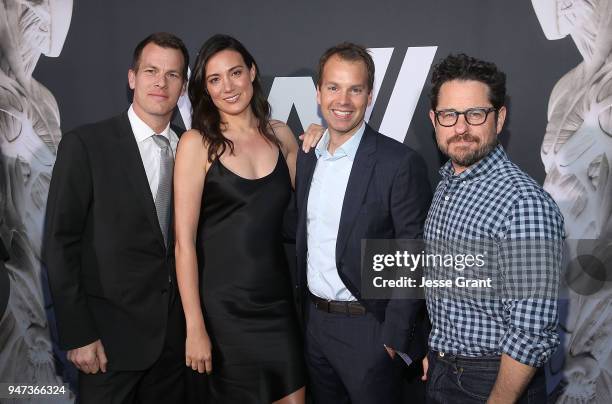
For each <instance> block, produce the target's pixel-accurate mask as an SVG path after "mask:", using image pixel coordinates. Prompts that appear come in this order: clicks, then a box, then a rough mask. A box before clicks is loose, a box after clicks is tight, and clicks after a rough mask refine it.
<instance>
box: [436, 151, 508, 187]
mask: <svg viewBox="0 0 612 404" xmlns="http://www.w3.org/2000/svg"><path fill="white" fill-rule="evenodd" d="M506 160H508V155H507V154H506V152H505V150H504V147H503V146H502V145H501V144H498V145H497V146H496V147H495V148H494V149H493V150H492V151H491V152H490V153H489V154H487V156H486V157H484V158H483V159H482V160H480V161H479V162H477V163H476V164H474V165H472V166H471V167H469V168H468V169H467V170H465V171H464V172H462V173H461V174H459V175H455V170H454V168H453V164H452V162H451V161H450V160H449V161H447V162H446V164H444V165H443V166H442V167H441V168H440V175H441V176H442V178H444V179H448V178H451V177H456V178H457V179H458V180H459V181H464V180H468V179H472V178H477V177H481V176H486V175H488V174H489V173H490V172H491V171H493V169H495V167H497V166H498V165H499V164H500V163H501V162H503V161H506Z"/></svg>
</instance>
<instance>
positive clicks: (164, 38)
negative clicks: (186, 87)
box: [132, 32, 189, 80]
mask: <svg viewBox="0 0 612 404" xmlns="http://www.w3.org/2000/svg"><path fill="white" fill-rule="evenodd" d="M150 43H154V44H155V45H157V46H160V47H162V48H170V49H177V50H180V51H181V53H182V54H183V61H184V62H185V63H184V64H183V71H182V72H181V73H182V74H183V80H187V69H188V67H189V52H188V51H187V47H186V46H185V44H184V43H183V41H182V40H181V38H179V37H177V36H176V35H174V34H171V33H169V32H155V33H153V34H151V35H149V36H148V37H146V38H145V39H143V40H142V41H140V43H139V44H138V45H136V48H135V49H134V57H133V58H132V69H133V70H134V71H136V70H138V64H139V63H140V55H142V50H143V49H144V47H145V46H147V45H148V44H150Z"/></svg>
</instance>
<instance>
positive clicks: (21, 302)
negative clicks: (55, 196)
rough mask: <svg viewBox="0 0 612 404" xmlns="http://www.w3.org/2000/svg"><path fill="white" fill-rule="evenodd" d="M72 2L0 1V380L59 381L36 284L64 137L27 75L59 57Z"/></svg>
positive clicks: (49, 104) (52, 109)
mask: <svg viewBox="0 0 612 404" xmlns="http://www.w3.org/2000/svg"><path fill="white" fill-rule="evenodd" d="M71 14H72V0H38V1H35V0H1V1H0V238H1V239H2V241H3V242H4V244H5V245H6V246H7V247H8V250H9V251H8V252H9V255H10V257H11V259H10V261H8V263H7V268H8V271H9V277H10V279H11V293H10V300H9V306H8V309H7V311H6V313H5V315H4V316H3V317H2V318H1V319H0V346H2V350H0V380H2V381H6V382H8V381H37V382H43V381H46V382H54V383H61V380H59V379H58V378H57V376H56V375H55V365H54V362H53V357H52V346H51V341H50V336H49V329H48V326H47V318H46V315H45V310H44V302H43V296H42V289H43V288H42V284H41V262H40V254H41V251H40V250H41V243H42V228H43V220H44V212H45V205H46V199H47V193H48V189H49V181H50V178H51V170H52V168H53V163H54V161H55V154H56V150H57V145H58V143H59V140H60V137H61V131H60V119H59V110H58V107H57V103H56V101H55V98H54V97H53V95H52V94H51V92H50V91H49V90H48V89H47V88H45V87H44V86H43V85H42V84H40V83H39V82H38V81H36V80H35V79H34V78H33V77H32V72H33V70H34V68H35V66H36V63H37V61H38V59H39V57H40V56H41V55H46V56H51V57H55V56H58V55H59V53H60V51H61V49H62V46H63V44H64V40H65V39H66V34H67V32H68V27H69V26H70V19H71Z"/></svg>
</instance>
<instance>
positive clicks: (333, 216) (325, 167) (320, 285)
mask: <svg viewBox="0 0 612 404" xmlns="http://www.w3.org/2000/svg"><path fill="white" fill-rule="evenodd" d="M364 131H365V124H363V123H362V124H361V127H360V128H359V129H358V130H357V132H355V134H354V135H353V136H351V138H350V139H349V140H347V141H346V142H345V143H344V144H342V145H341V146H340V147H338V148H337V149H336V151H335V152H334V154H333V155H332V154H331V153H330V152H329V151H328V150H327V148H328V145H329V131H328V130H326V131H325V133H324V134H323V138H322V139H321V141H320V142H319V144H318V145H317V147H316V148H315V154H316V156H317V159H318V160H317V166H316V167H315V171H314V173H313V175H312V182H311V185H310V192H309V194H308V206H307V210H306V237H307V243H308V255H307V279H308V289H310V292H311V293H312V294H314V295H316V296H318V297H320V298H323V299H327V300H341V301H355V300H357V299H356V298H355V296H353V295H352V293H351V292H350V291H349V290H348V289H347V288H346V285H345V284H344V282H342V279H340V276H339V275H338V268H337V267H336V240H337V239H338V228H339V227H340V215H341V213H342V204H343V203H344V194H345V192H346V186H347V184H348V180H349V175H350V174H351V168H352V167H353V160H354V159H355V154H356V153H357V148H358V147H359V143H360V142H361V138H362V137H363V132H364Z"/></svg>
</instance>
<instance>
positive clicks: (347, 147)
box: [315, 122, 366, 161]
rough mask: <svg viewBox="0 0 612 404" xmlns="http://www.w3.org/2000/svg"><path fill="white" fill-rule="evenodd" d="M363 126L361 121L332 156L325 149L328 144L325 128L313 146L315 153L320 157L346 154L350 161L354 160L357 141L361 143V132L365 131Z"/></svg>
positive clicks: (336, 156)
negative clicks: (318, 140)
mask: <svg viewBox="0 0 612 404" xmlns="http://www.w3.org/2000/svg"><path fill="white" fill-rule="evenodd" d="M365 126H366V125H365V122H362V123H361V126H360V127H359V129H357V132H355V133H354V134H353V136H351V138H350V139H349V140H347V141H346V142H344V143H343V144H342V145H341V146H340V147H338V148H337V149H336V151H335V152H334V155H333V156H332V155H331V154H330V153H329V151H328V150H327V147H328V146H329V129H326V130H325V133H323V138H322V139H321V141H320V142H319V143H318V144H317V147H315V154H316V156H317V158H321V156H325V157H334V158H340V157H344V156H346V157H348V158H349V160H351V161H353V160H355V155H356V154H357V148H358V147H359V143H361V138H362V137H363V133H364V132H365Z"/></svg>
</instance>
